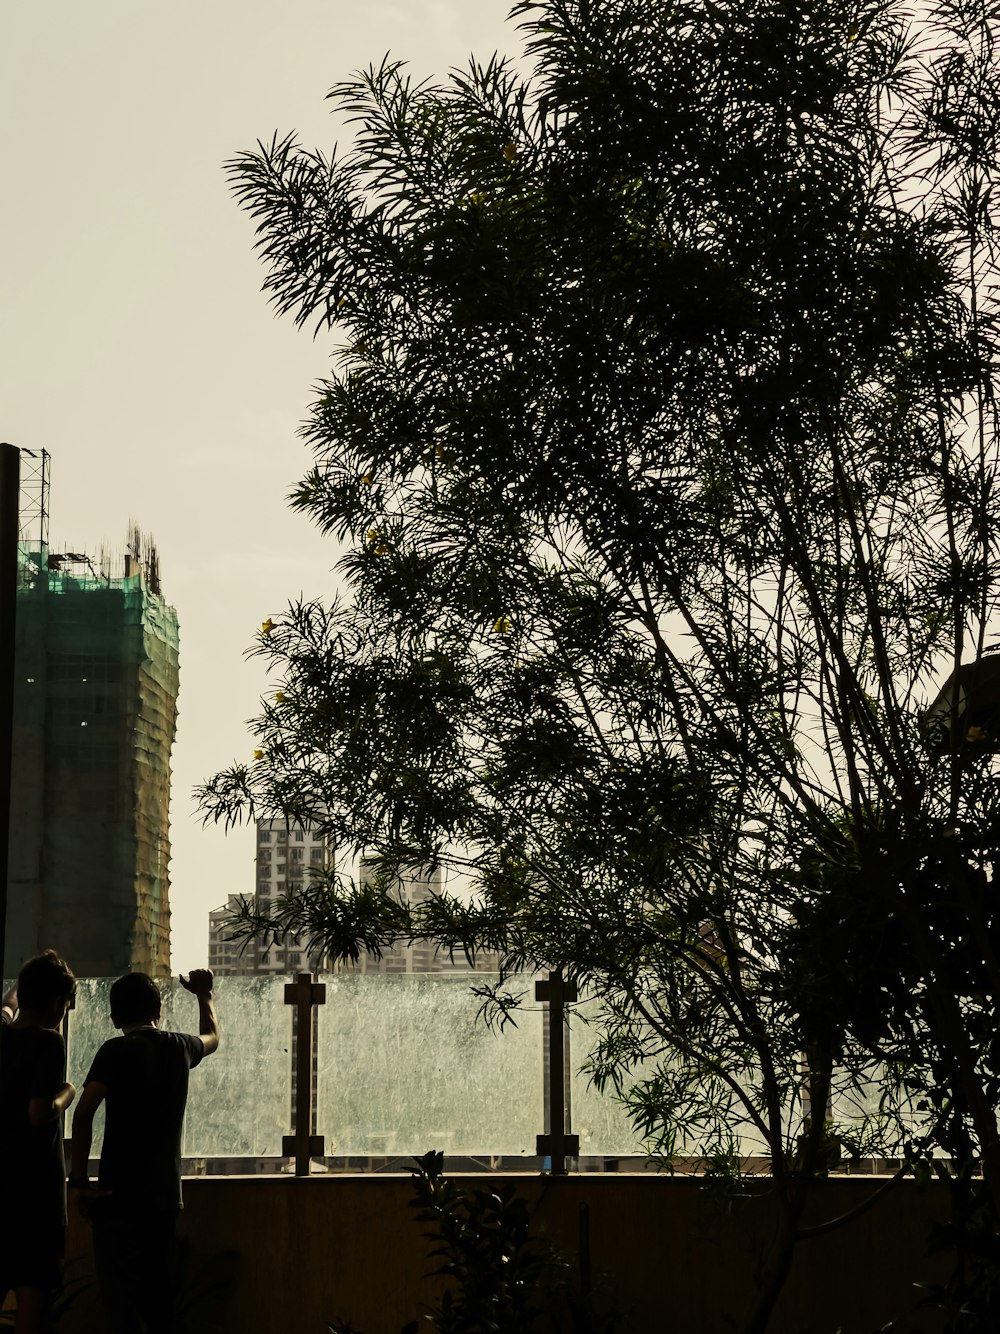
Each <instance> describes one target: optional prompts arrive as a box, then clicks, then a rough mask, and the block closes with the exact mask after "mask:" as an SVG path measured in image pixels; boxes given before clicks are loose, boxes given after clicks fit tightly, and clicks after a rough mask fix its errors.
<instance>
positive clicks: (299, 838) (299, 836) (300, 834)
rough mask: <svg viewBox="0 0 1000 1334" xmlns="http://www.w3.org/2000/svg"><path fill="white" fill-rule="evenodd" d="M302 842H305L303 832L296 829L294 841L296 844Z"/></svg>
mask: <svg viewBox="0 0 1000 1334" xmlns="http://www.w3.org/2000/svg"><path fill="white" fill-rule="evenodd" d="M304 840H305V834H303V832H302V830H301V829H296V831H295V841H296V843H302V842H303V841H304Z"/></svg>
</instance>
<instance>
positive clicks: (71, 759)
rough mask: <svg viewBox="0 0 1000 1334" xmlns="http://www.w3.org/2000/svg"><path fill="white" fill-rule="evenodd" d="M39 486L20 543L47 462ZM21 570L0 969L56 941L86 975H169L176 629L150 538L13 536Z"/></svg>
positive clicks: (41, 492)
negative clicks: (101, 546) (91, 541)
mask: <svg viewBox="0 0 1000 1334" xmlns="http://www.w3.org/2000/svg"><path fill="white" fill-rule="evenodd" d="M33 484H34V485H35V486H36V508H35V510H34V511H33V512H31V513H29V514H25V516H24V526H23V529H22V533H23V534H24V535H27V533H28V529H29V525H30V526H31V527H32V529H33V532H34V533H35V534H36V535H40V534H42V533H43V532H47V522H48V519H47V494H46V493H47V486H48V464H47V455H44V456H42V457H41V458H40V459H39V462H38V464H37V472H36V477H35V480H34V483H33ZM23 495H24V487H22V496H23ZM19 573H20V578H19V587H18V595H17V633H16V667H15V695H14V751H15V754H14V784H13V798H12V839H11V857H10V866H11V876H10V913H9V918H10V920H9V925H8V938H7V951H6V965H7V972H8V974H9V973H10V972H11V971H14V970H16V966H17V964H18V963H19V961H20V960H21V959H23V958H24V957H26V956H28V955H30V954H32V953H35V952H36V951H37V950H38V949H41V948H44V947H46V946H53V947H54V948H56V949H58V950H59V951H60V952H63V953H65V955H66V957H67V958H68V959H69V960H70V962H71V964H72V966H73V968H74V970H75V971H76V972H77V973H79V974H81V975H88V974H89V975H92V976H100V975H105V976H107V975H110V974H115V973H120V972H125V971H127V970H128V969H129V968H136V969H141V970H142V971H144V972H149V973H151V974H152V975H154V976H166V975H168V974H169V971H170V907H169V862H170V840H169V819H168V806H169V797H170V752H171V748H172V745H173V741H174V734H175V728H176V716H177V691H178V683H179V675H178V625H177V616H176V612H175V611H174V609H173V607H171V606H169V605H168V604H167V603H166V602H165V601H164V599H163V597H162V594H161V591H160V574H159V557H158V554H157V551H156V547H155V544H154V543H153V541H152V540H151V539H150V538H149V537H147V536H145V535H143V534H142V533H141V531H140V530H139V528H138V527H137V526H136V525H135V524H134V523H133V524H131V525H130V528H129V532H128V536H127V538H126V543H125V548H124V550H123V551H122V550H119V551H117V552H113V551H108V550H102V552H101V553H100V555H99V557H98V559H97V562H96V563H95V562H94V561H93V560H92V559H91V558H90V557H89V556H88V555H87V554H86V553H83V552H78V551H64V552H52V551H51V550H50V549H49V548H48V545H47V544H40V543H35V542H30V541H23V542H22V546H21V551H20V559H19Z"/></svg>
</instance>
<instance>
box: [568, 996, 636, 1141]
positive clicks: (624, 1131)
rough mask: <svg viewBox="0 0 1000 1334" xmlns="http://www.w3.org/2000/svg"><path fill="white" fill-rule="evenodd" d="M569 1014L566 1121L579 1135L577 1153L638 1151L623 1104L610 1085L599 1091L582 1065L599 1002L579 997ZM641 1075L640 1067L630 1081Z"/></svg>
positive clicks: (592, 1043)
mask: <svg viewBox="0 0 1000 1334" xmlns="http://www.w3.org/2000/svg"><path fill="white" fill-rule="evenodd" d="M567 1012H568V1014H569V1042H568V1043H567V1048H568V1051H569V1062H568V1063H569V1069H570V1077H569V1081H568V1089H567V1092H568V1102H569V1114H570V1125H571V1127H572V1130H573V1133H574V1134H575V1135H578V1136H579V1137H580V1155H581V1157H590V1156H596V1157H605V1158H609V1157H622V1156H624V1155H626V1154H629V1155H632V1154H636V1155H640V1156H641V1155H642V1154H643V1143H642V1137H641V1136H640V1134H639V1133H638V1132H637V1131H636V1130H635V1128H634V1126H633V1125H632V1122H631V1121H630V1119H629V1116H628V1113H627V1112H626V1110H625V1106H624V1104H623V1103H622V1101H621V1100H620V1098H618V1097H617V1096H616V1094H615V1092H614V1089H613V1088H611V1087H610V1086H609V1087H608V1088H607V1089H606V1090H605V1092H603V1093H602V1092H600V1091H599V1090H598V1089H597V1088H596V1087H595V1086H594V1084H593V1083H592V1082H591V1077H590V1074H589V1073H588V1072H586V1071H585V1070H583V1069H582V1067H583V1065H584V1063H585V1062H586V1060H587V1057H588V1056H589V1054H590V1052H591V1051H592V1050H593V1048H594V1047H596V1046H597V1042H598V1037H599V1032H598V1028H597V1025H598V1024H599V1022H600V1013H601V1004H600V1001H598V1000H596V999H594V998H592V997H591V998H587V997H581V999H580V1000H579V1001H576V1002H575V1003H574V1004H573V1005H572V1006H571V1007H568V1011H567ZM641 1078H642V1073H641V1069H640V1070H639V1071H636V1072H634V1073H633V1075H632V1078H631V1080H630V1085H631V1084H634V1083H635V1082H636V1081H637V1080H638V1079H641Z"/></svg>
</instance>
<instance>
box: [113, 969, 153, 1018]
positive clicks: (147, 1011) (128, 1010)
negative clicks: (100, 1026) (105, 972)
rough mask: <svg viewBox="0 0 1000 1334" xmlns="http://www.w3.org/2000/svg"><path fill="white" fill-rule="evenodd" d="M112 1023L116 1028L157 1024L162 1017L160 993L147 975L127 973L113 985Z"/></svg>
mask: <svg viewBox="0 0 1000 1334" xmlns="http://www.w3.org/2000/svg"><path fill="white" fill-rule="evenodd" d="M110 1001H111V1022H112V1023H113V1024H114V1026H115V1028H129V1027H131V1026H132V1025H135V1024H155V1023H156V1021H157V1020H158V1019H159V1017H160V992H159V988H158V987H157V985H156V983H155V982H154V981H153V979H152V978H151V977H150V976H149V975H148V974H147V973H126V974H125V975H124V977H120V978H119V979H118V980H117V982H112V984H111V996H110Z"/></svg>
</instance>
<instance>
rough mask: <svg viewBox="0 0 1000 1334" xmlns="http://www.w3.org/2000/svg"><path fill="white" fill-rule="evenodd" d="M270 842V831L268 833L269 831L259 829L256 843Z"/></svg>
mask: <svg viewBox="0 0 1000 1334" xmlns="http://www.w3.org/2000/svg"><path fill="white" fill-rule="evenodd" d="M270 841H271V831H270V829H261V830H260V832H259V833H258V834H257V842H258V843H270Z"/></svg>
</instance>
